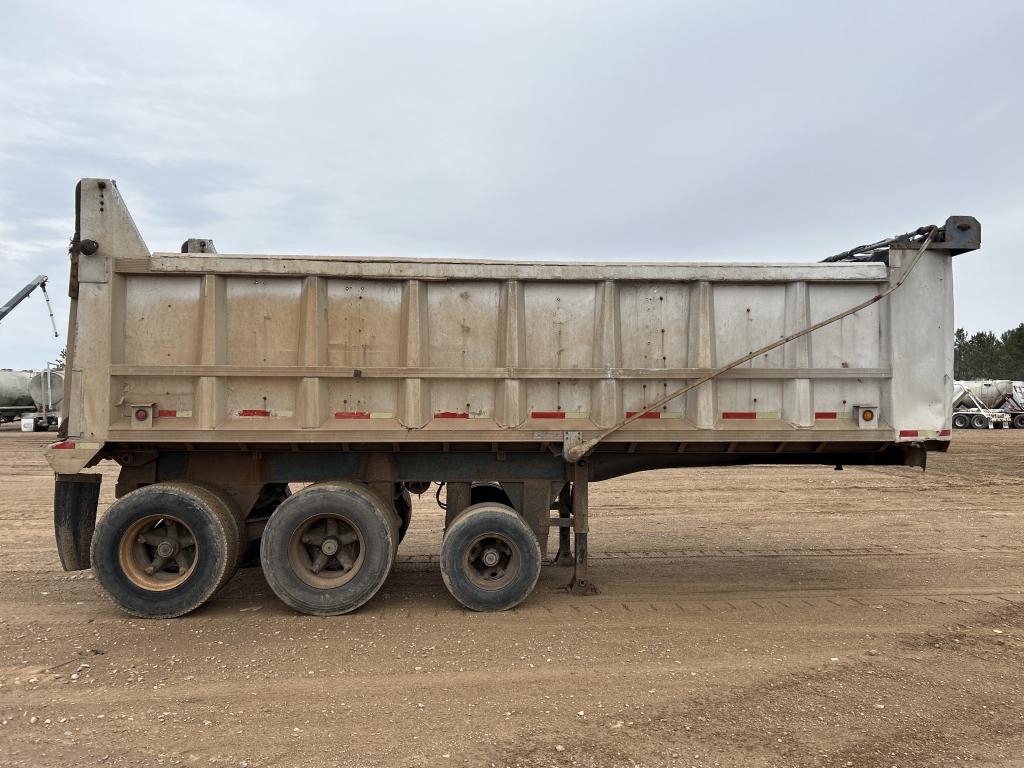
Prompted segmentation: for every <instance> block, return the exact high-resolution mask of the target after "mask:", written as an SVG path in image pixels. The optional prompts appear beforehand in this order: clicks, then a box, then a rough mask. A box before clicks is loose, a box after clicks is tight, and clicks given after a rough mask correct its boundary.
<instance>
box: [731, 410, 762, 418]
mask: <svg viewBox="0 0 1024 768" xmlns="http://www.w3.org/2000/svg"><path fill="white" fill-rule="evenodd" d="M722 418H723V419H756V418H757V411H723V412H722Z"/></svg>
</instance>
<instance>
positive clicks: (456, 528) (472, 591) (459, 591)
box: [441, 502, 541, 611]
mask: <svg viewBox="0 0 1024 768" xmlns="http://www.w3.org/2000/svg"><path fill="white" fill-rule="evenodd" d="M488 533H500V534H502V535H503V536H505V538H507V539H508V540H509V541H510V542H511V543H512V544H513V545H514V546H515V547H516V549H517V551H518V553H519V557H520V560H521V564H520V570H519V573H518V574H517V575H516V578H515V579H513V580H512V581H511V582H509V583H508V584H506V585H505V586H504V587H502V588H501V589H498V590H494V591H488V590H484V589H481V588H480V587H478V586H476V585H475V584H473V582H472V581H470V580H469V578H468V577H467V576H466V574H465V572H464V571H463V568H462V565H463V557H462V555H463V552H464V551H465V550H466V548H467V547H469V546H470V545H471V544H472V543H473V541H474V540H475V539H476V538H477V537H478V536H482V535H485V534H488ZM540 566H541V553H540V544H538V543H537V536H536V534H534V532H533V531H532V530H531V529H530V526H529V525H527V524H526V521H525V520H523V518H522V517H521V516H520V515H519V514H518V513H517V512H516V511H515V510H514V509H512V508H511V507H507V506H505V505H504V504H494V503H491V502H485V503H483V504H475V505H473V506H471V507H467V508H466V510H465V511H464V512H463V513H462V514H461V515H459V516H458V517H457V518H455V520H454V521H453V522H452V524H451V525H450V526H449V527H448V530H447V531H446V532H445V535H444V540H443V541H442V542H441V578H443V579H444V583H445V586H446V587H448V591H449V592H450V593H451V595H452V597H454V598H455V599H456V600H458V601H459V602H460V603H461V604H462V605H464V606H465V607H466V608H469V609H470V610H473V611H507V610H508V609H509V608H514V607H515V606H517V605H519V604H520V603H521V602H523V601H524V600H525V599H526V598H527V597H529V596H530V593H531V592H533V588H534V587H535V586H536V584H537V579H538V578H539V577H540Z"/></svg>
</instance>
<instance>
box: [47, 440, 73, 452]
mask: <svg viewBox="0 0 1024 768" xmlns="http://www.w3.org/2000/svg"><path fill="white" fill-rule="evenodd" d="M50 447H51V448H52V449H54V450H58V451H59V450H64V449H68V448H72V449H73V448H74V447H75V444H74V443H72V442H71V441H70V440H65V441H64V442H62V443H54V444H53V445H51V446H50Z"/></svg>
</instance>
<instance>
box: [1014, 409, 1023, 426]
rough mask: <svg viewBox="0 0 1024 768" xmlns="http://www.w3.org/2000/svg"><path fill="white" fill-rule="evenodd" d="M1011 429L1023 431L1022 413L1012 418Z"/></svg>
mask: <svg viewBox="0 0 1024 768" xmlns="http://www.w3.org/2000/svg"><path fill="white" fill-rule="evenodd" d="M1013 428H1014V429H1024V413H1018V414H1017V415H1016V416H1014V417H1013Z"/></svg>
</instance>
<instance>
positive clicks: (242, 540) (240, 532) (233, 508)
mask: <svg viewBox="0 0 1024 768" xmlns="http://www.w3.org/2000/svg"><path fill="white" fill-rule="evenodd" d="M176 485H179V484H177V483H176ZM180 485H181V486H190V487H194V488H195V487H197V488H202V489H203V490H204V491H206V492H207V493H209V494H212V495H213V496H216V497H217V499H218V500H219V501H220V503H221V504H222V505H223V507H224V509H225V510H226V511H227V512H228V514H229V515H231V520H232V521H233V522H234V524H235V531H236V533H237V536H238V555H237V556H236V558H235V565H234V567H233V568H232V570H231V576H228V578H227V579H226V580H225V583H227V582H228V581H230V580H231V577H232V576H234V575H235V573H237V572H238V569H239V568H240V567H241V566H242V561H243V560H244V559H245V545H246V543H247V541H248V538H249V537H248V532H247V531H246V527H245V519H244V518H243V517H242V513H241V512H240V511H239V510H238V504H236V503H235V500H234V498H233V497H232V496H231V494H230V493H228V492H227V491H225V490H223V489H221V488H217V487H216V486H213V485H210V484H208V483H180Z"/></svg>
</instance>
